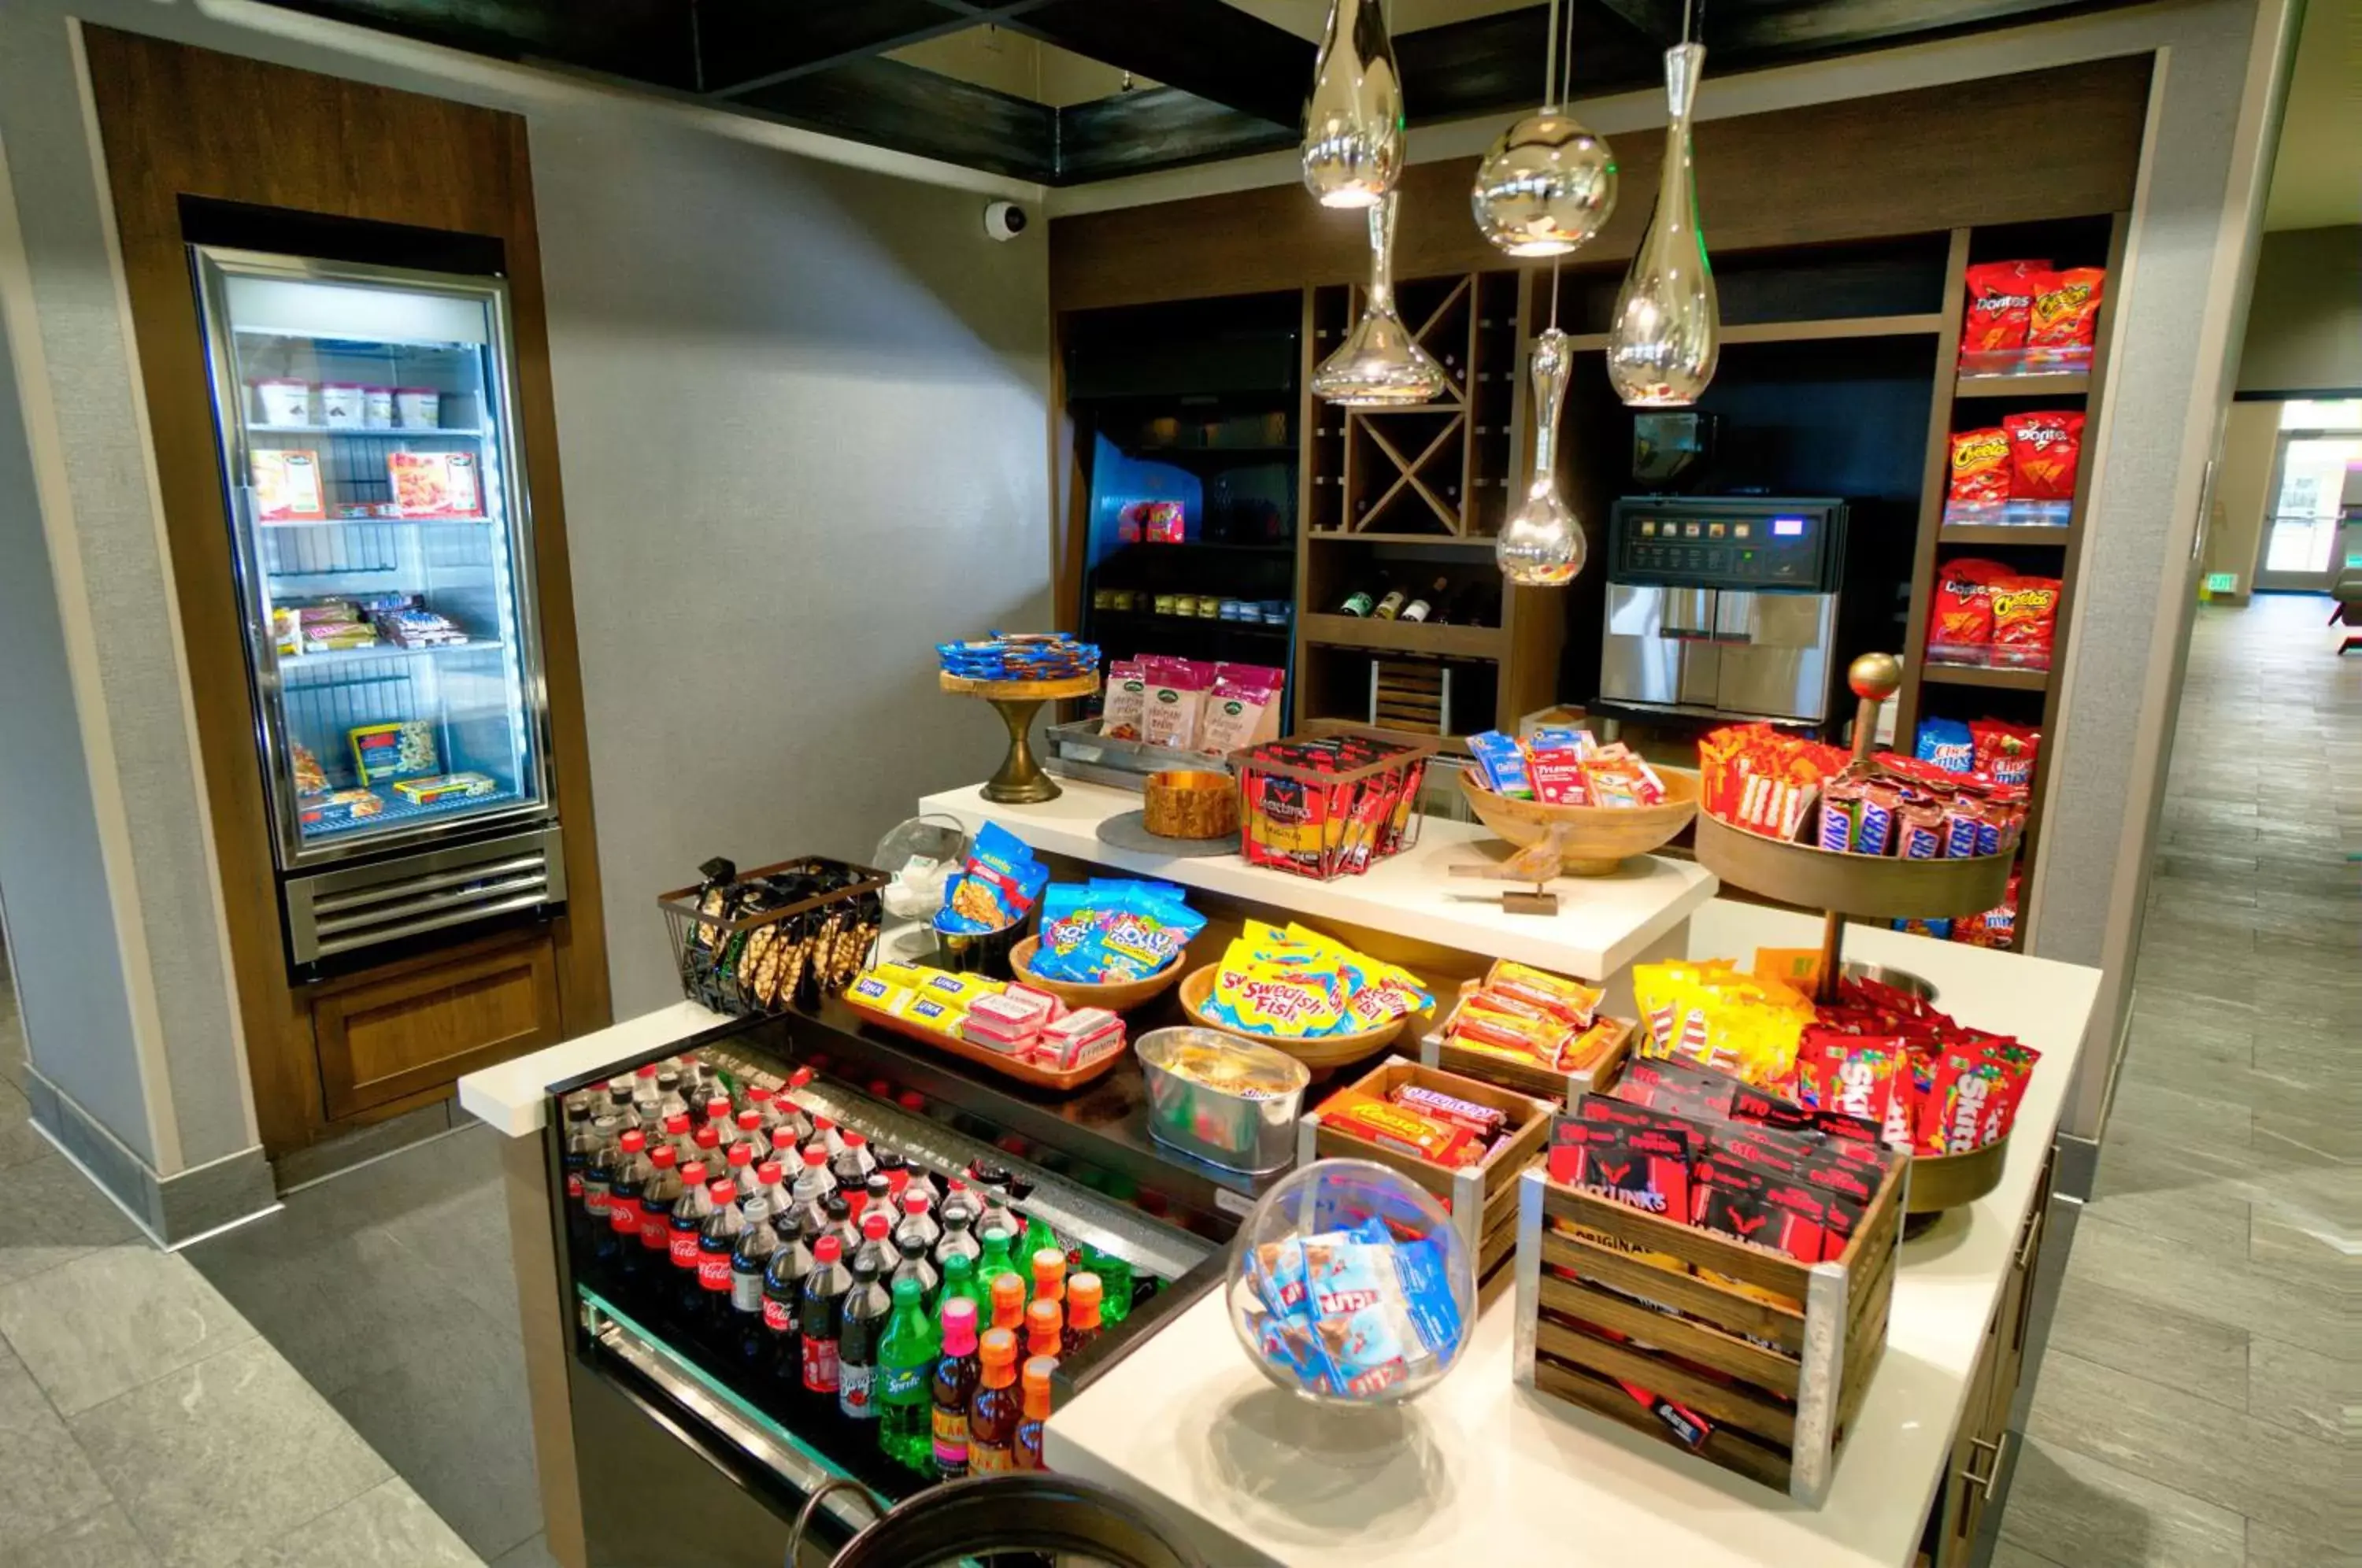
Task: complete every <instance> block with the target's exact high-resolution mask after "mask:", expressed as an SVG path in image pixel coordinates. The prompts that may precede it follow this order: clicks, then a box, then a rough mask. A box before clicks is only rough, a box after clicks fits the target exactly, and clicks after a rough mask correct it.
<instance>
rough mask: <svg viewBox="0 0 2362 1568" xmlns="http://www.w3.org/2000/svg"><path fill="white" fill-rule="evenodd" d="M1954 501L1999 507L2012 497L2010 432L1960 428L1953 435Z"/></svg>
mask: <svg viewBox="0 0 2362 1568" xmlns="http://www.w3.org/2000/svg"><path fill="white" fill-rule="evenodd" d="M1950 496H1951V502H1952V504H1953V505H1955V506H1998V505H2000V504H2001V503H2002V502H2004V501H2007V500H2008V499H2009V496H2010V441H2009V432H2008V431H2006V430H2000V429H1986V430H1959V431H1955V432H1954V433H1953V435H1952V487H1951V491H1950Z"/></svg>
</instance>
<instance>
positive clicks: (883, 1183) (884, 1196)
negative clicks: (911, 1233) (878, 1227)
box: [861, 1171, 902, 1231]
mask: <svg viewBox="0 0 2362 1568" xmlns="http://www.w3.org/2000/svg"><path fill="white" fill-rule="evenodd" d="M861 1192H862V1197H863V1198H864V1200H865V1201H864V1203H863V1207H862V1210H861V1212H862V1215H863V1217H864V1218H866V1217H867V1216H868V1214H869V1213H870V1211H871V1210H873V1209H874V1210H876V1211H877V1213H880V1214H883V1215H884V1216H886V1229H887V1230H889V1231H891V1230H892V1229H893V1228H894V1221H895V1220H896V1219H897V1218H899V1217H900V1214H901V1212H902V1210H901V1209H900V1208H899V1207H897V1206H896V1204H895V1202H894V1185H893V1183H891V1182H889V1181H888V1180H887V1179H886V1173H885V1172H884V1171H871V1172H870V1173H869V1179H868V1180H867V1181H866V1182H863V1183H862V1184H861Z"/></svg>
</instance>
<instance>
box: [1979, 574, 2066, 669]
mask: <svg viewBox="0 0 2362 1568" xmlns="http://www.w3.org/2000/svg"><path fill="white" fill-rule="evenodd" d="M1989 592H1990V595H1991V598H1992V618H1993V631H1992V646H1993V658H1994V660H1995V662H1997V663H2002V664H2015V665H2024V666H2026V667H2027V668H2034V669H2047V668H2050V645H2051V643H2052V641H2053V640H2054V638H2055V636H2056V635H2057V632H2058V579H2057V578H2055V577H2013V578H2007V579H2004V580H2002V581H1999V582H1996V583H1994V584H1992V587H1991V589H1990V590H1989Z"/></svg>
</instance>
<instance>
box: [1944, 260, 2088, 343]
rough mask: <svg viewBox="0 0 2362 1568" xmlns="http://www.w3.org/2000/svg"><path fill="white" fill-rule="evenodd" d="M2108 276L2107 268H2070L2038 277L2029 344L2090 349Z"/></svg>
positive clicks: (2028, 327) (2027, 329)
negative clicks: (2101, 294)
mask: <svg viewBox="0 0 2362 1568" xmlns="http://www.w3.org/2000/svg"><path fill="white" fill-rule="evenodd" d="M1969 271H1971V272H1973V271H1976V269H1975V268H1973V267H1971V268H1970V269H1969ZM2107 276H2108V273H2107V269H2106V268H2104V267H2067V268H2062V269H2060V270H2059V271H2056V272H2053V273H2051V274H2049V276H2047V278H2042V279H2038V280H2036V288H2035V291H2034V304H2033V308H2032V309H2031V310H2030V311H2028V312H2027V315H2026V326H2025V342H2026V346H2027V347H2028V348H2086V349H2088V348H2091V347H2092V343H2093V342H2094V341H2096V340H2097V339H2098V337H2099V326H2100V293H2101V289H2102V285H2103V283H2104V282H2106V280H2107Z"/></svg>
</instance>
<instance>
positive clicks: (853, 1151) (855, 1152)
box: [837, 1127, 877, 1187]
mask: <svg viewBox="0 0 2362 1568" xmlns="http://www.w3.org/2000/svg"><path fill="white" fill-rule="evenodd" d="M842 1136H843V1138H844V1149H843V1150H842V1151H840V1154H841V1157H842V1158H843V1159H844V1160H845V1161H847V1162H849V1163H850V1164H851V1165H853V1166H854V1167H855V1169H857V1170H859V1171H860V1172H861V1175H860V1176H857V1177H855V1178H854V1179H853V1180H850V1181H847V1180H846V1179H845V1178H844V1175H843V1173H842V1171H840V1172H839V1175H838V1177H837V1180H838V1182H839V1183H840V1184H841V1185H843V1186H845V1187H860V1186H863V1185H865V1184H866V1183H867V1181H868V1180H869V1173H870V1172H871V1171H874V1170H876V1169H877V1155H876V1154H873V1153H872V1152H871V1151H870V1147H869V1135H868V1134H867V1133H866V1132H861V1131H860V1130H859V1129H857V1128H853V1127H847V1128H845V1129H844V1132H843V1134H842Z"/></svg>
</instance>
